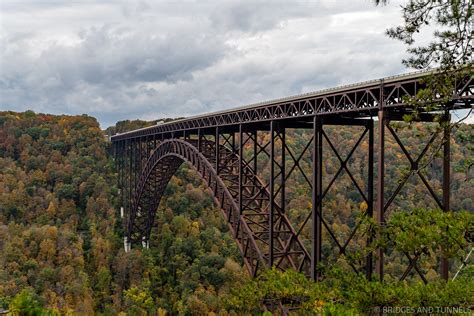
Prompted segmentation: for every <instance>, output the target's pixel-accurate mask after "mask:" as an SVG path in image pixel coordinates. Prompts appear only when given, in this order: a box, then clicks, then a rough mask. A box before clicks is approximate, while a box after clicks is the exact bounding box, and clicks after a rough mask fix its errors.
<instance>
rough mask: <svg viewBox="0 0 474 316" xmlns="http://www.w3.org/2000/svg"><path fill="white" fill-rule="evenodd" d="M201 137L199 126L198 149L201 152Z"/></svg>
mask: <svg viewBox="0 0 474 316" xmlns="http://www.w3.org/2000/svg"><path fill="white" fill-rule="evenodd" d="M201 137H202V133H201V129H200V128H199V129H198V151H199V152H201Z"/></svg>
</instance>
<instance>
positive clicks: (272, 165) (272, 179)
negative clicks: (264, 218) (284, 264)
mask: <svg viewBox="0 0 474 316" xmlns="http://www.w3.org/2000/svg"><path fill="white" fill-rule="evenodd" d="M274 161H275V121H273V120H272V121H270V201H269V202H270V205H269V216H268V225H269V228H268V229H269V232H268V239H269V240H268V246H269V251H268V255H269V257H268V265H269V267H270V268H271V267H272V266H273V259H274V252H273V250H274V244H273V235H274V229H273V223H274V212H275V163H274Z"/></svg>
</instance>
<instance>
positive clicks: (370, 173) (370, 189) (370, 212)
mask: <svg viewBox="0 0 474 316" xmlns="http://www.w3.org/2000/svg"><path fill="white" fill-rule="evenodd" d="M368 128H369V165H368V168H367V200H368V205H367V217H368V218H372V217H373V216H374V120H372V119H371V120H370V122H369V125H368ZM372 240H373V231H372V230H371V231H370V232H369V236H368V240H367V246H369V245H370V244H371V243H372ZM372 271H373V254H372V252H370V253H369V254H368V255H367V262H366V266H365V275H366V277H367V279H368V280H370V279H372Z"/></svg>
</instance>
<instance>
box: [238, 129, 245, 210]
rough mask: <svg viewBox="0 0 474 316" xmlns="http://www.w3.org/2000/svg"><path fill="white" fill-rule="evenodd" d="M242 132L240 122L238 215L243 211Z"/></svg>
mask: <svg viewBox="0 0 474 316" xmlns="http://www.w3.org/2000/svg"><path fill="white" fill-rule="evenodd" d="M243 136H244V135H243V133H242V124H239V215H242V212H243V204H242V201H243V189H244V188H243V187H242V167H243V163H242V159H243V153H244V139H243Z"/></svg>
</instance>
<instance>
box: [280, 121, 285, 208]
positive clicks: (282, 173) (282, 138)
mask: <svg viewBox="0 0 474 316" xmlns="http://www.w3.org/2000/svg"><path fill="white" fill-rule="evenodd" d="M280 138H281V170H280V171H281V187H280V191H281V196H280V197H281V204H280V207H281V212H282V213H285V210H286V206H285V204H286V200H285V188H286V186H285V164H286V161H285V160H286V159H285V158H286V156H285V155H286V152H285V146H286V139H285V138H286V137H285V127H282V128H281V129H280Z"/></svg>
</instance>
